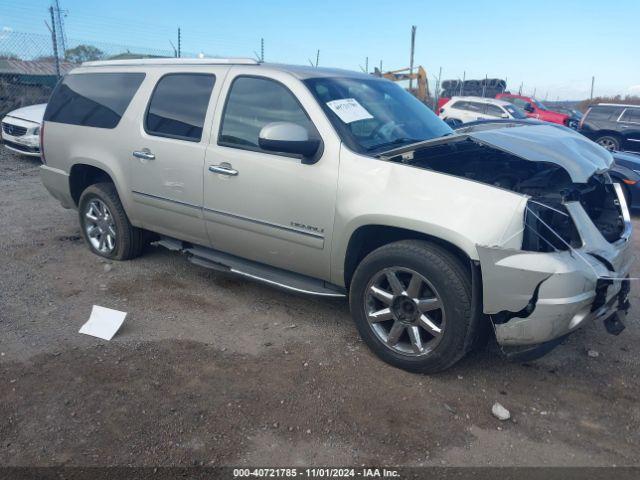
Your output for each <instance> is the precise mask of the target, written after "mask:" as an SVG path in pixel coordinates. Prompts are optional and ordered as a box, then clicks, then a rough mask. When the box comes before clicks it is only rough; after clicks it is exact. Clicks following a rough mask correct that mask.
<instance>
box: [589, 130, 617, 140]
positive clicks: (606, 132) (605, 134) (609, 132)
mask: <svg viewBox="0 0 640 480" xmlns="http://www.w3.org/2000/svg"><path fill="white" fill-rule="evenodd" d="M601 137H614V138H616V139H618V140H619V141H622V138H623V137H622V134H621V133H620V132H617V131H615V130H598V131H597V132H596V133H594V135H593V139H594V140H593V141H594V142H595V141H597V140H598V139H599V138H601Z"/></svg>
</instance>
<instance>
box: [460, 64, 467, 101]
mask: <svg viewBox="0 0 640 480" xmlns="http://www.w3.org/2000/svg"><path fill="white" fill-rule="evenodd" d="M466 79H467V71H466V70H465V71H464V72H462V83H461V84H460V96H461V97H462V95H463V93H464V82H465V80H466Z"/></svg>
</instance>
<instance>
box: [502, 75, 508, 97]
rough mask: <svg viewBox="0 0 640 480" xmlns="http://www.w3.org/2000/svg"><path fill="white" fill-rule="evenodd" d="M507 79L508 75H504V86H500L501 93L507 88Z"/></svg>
mask: <svg viewBox="0 0 640 480" xmlns="http://www.w3.org/2000/svg"><path fill="white" fill-rule="evenodd" d="M508 79H509V77H507V76H505V77H504V87H502V93H504V91H505V90H506V89H507V80H508Z"/></svg>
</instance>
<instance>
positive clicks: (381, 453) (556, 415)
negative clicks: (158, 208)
mask: <svg viewBox="0 0 640 480" xmlns="http://www.w3.org/2000/svg"><path fill="white" fill-rule="evenodd" d="M38 165H39V162H37V161H34V160H30V159H27V158H23V157H19V156H17V155H12V154H9V153H7V152H6V151H4V150H3V151H2V153H1V154H0V265H1V273H0V329H1V332H2V333H1V334H0V386H1V388H0V412H2V414H1V415H0V464H1V465H80V466H87V465H194V464H196V465H200V464H204V465H271V466H276V465H360V464H372V463H374V464H377V465H478V466H479V465H638V464H640V435H639V431H640V429H639V427H640V404H639V403H638V398H639V397H640V381H639V378H638V377H639V375H638V373H639V368H638V367H639V363H640V362H639V360H638V355H637V350H638V347H637V345H638V340H639V339H640V328H639V326H638V322H637V315H638V313H637V312H638V310H637V308H638V290H637V288H634V287H632V310H631V313H630V315H629V317H628V319H627V329H626V330H625V332H623V333H622V334H621V335H620V336H618V337H613V336H610V335H608V334H606V332H605V330H604V327H603V326H602V324H600V323H597V324H595V323H594V324H591V325H588V326H586V327H585V328H583V329H582V330H580V331H578V332H577V333H576V334H574V335H572V336H571V337H570V338H569V339H568V340H567V341H566V342H565V343H564V344H563V345H561V346H560V347H559V348H557V349H556V350H555V351H554V352H552V353H551V354H550V355H548V356H547V357H545V358H544V359H542V360H539V361H537V362H533V363H530V364H521V365H520V364H514V363H508V362H506V361H505V360H503V359H501V358H498V357H496V356H494V355H492V354H490V353H488V352H484V351H482V352H475V353H473V354H472V355H471V356H469V357H468V358H466V359H465V360H464V361H462V362H461V363H459V364H458V365H457V366H455V367H454V368H452V369H451V370H449V371H447V372H445V373H443V374H439V375H434V376H423V375H415V374H409V373H406V372H403V371H400V370H397V369H394V368H392V367H389V366H387V365H386V364H384V363H382V362H381V361H379V360H378V359H377V358H375V357H374V356H373V355H372V354H371V353H370V352H369V351H368V350H367V348H366V347H365V346H364V345H363V344H362V343H361V342H360V340H359V338H358V335H357V332H356V330H355V328H354V325H353V324H352V322H351V320H350V317H349V313H348V309H347V305H346V303H345V302H343V301H336V300H323V299H316V298H309V297H302V296H296V295H292V294H289V293H284V292H281V291H278V290H274V289H272V288H269V287H267V286H263V285H260V284H256V283H251V282H248V281H245V280H240V279H237V278H234V277H230V276H227V275H225V274H221V273H218V272H214V271H210V270H206V269H204V268H200V267H197V266H195V265H192V264H190V263H189V262H188V261H187V260H186V259H185V258H184V257H182V256H180V255H179V254H176V253H171V252H168V251H166V250H164V249H160V248H153V247H150V248H149V250H148V251H147V252H146V254H145V255H144V256H143V257H141V258H139V259H136V260H134V261H130V262H115V263H108V262H105V261H103V260H101V259H100V258H98V257H97V256H94V255H92V254H91V253H90V252H89V250H88V249H87V248H86V247H85V246H84V245H83V242H82V240H81V238H80V232H79V229H78V221H77V218H76V213H75V212H74V211H70V210H64V209H63V208H62V207H60V205H59V204H58V203H57V202H56V201H54V199H53V198H52V197H50V196H49V195H48V193H47V192H46V190H45V189H44V187H43V186H42V184H41V183H40V179H39V177H38ZM636 223H637V222H636ZM638 239H640V237H639V236H636V239H635V242H636V243H637V242H638V241H639V240H638ZM637 270H638V268H636V272H635V273H636V275H637V274H638V273H639V272H638V271H637ZM94 304H98V305H102V306H105V307H110V308H115V309H119V310H124V311H126V312H128V316H127V319H126V320H125V324H124V326H123V328H122V329H121V331H120V332H119V333H118V334H117V335H116V336H115V337H114V339H113V340H112V341H111V342H105V341H101V340H99V339H96V338H93V337H89V336H85V335H80V334H78V329H79V328H80V326H81V325H82V324H83V323H84V322H85V321H86V320H87V318H88V316H89V313H90V311H91V306H92V305H94ZM588 350H593V351H596V352H598V356H595V354H593V352H592V354H591V355H589V354H588V353H587V352H588ZM496 401H498V402H500V403H501V404H502V405H504V406H505V407H506V408H507V409H509V411H510V412H511V420H508V421H504V422H500V421H499V420H497V419H496V418H494V417H493V416H492V414H491V407H492V405H493V404H494V403H495V402H496Z"/></svg>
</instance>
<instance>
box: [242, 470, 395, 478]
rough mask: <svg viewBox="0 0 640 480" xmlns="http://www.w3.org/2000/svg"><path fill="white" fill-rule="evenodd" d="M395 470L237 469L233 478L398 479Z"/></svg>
mask: <svg viewBox="0 0 640 480" xmlns="http://www.w3.org/2000/svg"><path fill="white" fill-rule="evenodd" d="M399 475H400V474H399V473H398V471H397V470H388V469H386V468H361V469H355V468H304V469H299V468H237V469H234V470H233V477H234V478H242V477H258V478H261V477H281V478H293V477H308V478H353V477H364V478H398V477H399Z"/></svg>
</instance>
